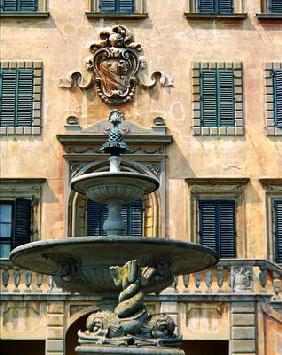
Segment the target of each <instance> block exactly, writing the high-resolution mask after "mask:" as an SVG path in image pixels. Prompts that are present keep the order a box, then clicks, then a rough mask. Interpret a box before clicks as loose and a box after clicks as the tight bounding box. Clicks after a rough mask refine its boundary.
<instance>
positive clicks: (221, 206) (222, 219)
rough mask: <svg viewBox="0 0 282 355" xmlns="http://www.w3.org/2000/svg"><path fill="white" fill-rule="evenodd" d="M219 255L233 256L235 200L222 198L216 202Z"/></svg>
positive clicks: (234, 254)
mask: <svg viewBox="0 0 282 355" xmlns="http://www.w3.org/2000/svg"><path fill="white" fill-rule="evenodd" d="M218 220H219V250H220V252H219V255H220V257H221V258H235V257H236V250H235V201H233V200H229V201H228V200H222V201H220V202H219V203H218Z"/></svg>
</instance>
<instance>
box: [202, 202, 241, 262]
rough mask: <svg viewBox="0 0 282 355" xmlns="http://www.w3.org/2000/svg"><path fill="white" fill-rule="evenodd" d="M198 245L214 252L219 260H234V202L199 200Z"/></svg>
mask: <svg viewBox="0 0 282 355" xmlns="http://www.w3.org/2000/svg"><path fill="white" fill-rule="evenodd" d="M199 211H200V218H199V222H200V226H199V227H200V228H199V234H200V243H201V244H202V245H205V246H207V247H210V248H212V249H213V250H215V251H216V252H217V253H218V255H219V257H221V258H234V257H235V256H236V252H235V249H236V248H235V201H233V200H200V201H199Z"/></svg>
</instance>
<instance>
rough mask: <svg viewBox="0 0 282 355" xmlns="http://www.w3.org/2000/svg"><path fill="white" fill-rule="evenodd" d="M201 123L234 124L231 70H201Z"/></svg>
mask: <svg viewBox="0 0 282 355" xmlns="http://www.w3.org/2000/svg"><path fill="white" fill-rule="evenodd" d="M200 82H201V84H200V87H201V92H200V95H201V98H200V100H201V125H202V126H203V127H221V126H223V127H228V126H234V125H235V100H234V73H233V70H201V73H200Z"/></svg>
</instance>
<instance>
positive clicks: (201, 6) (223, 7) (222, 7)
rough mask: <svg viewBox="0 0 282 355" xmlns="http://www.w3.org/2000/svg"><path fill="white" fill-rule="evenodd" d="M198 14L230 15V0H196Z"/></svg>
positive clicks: (231, 2) (231, 5)
mask: <svg viewBox="0 0 282 355" xmlns="http://www.w3.org/2000/svg"><path fill="white" fill-rule="evenodd" d="M197 5H198V11H199V12H200V13H217V14H231V13H232V12H233V1H232V0H198V4H197Z"/></svg>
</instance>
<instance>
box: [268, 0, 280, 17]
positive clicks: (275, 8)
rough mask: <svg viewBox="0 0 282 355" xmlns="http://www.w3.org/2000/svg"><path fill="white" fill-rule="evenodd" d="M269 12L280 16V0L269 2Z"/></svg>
mask: <svg viewBox="0 0 282 355" xmlns="http://www.w3.org/2000/svg"><path fill="white" fill-rule="evenodd" d="M269 10H270V12H272V13H274V14H282V0H269Z"/></svg>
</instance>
